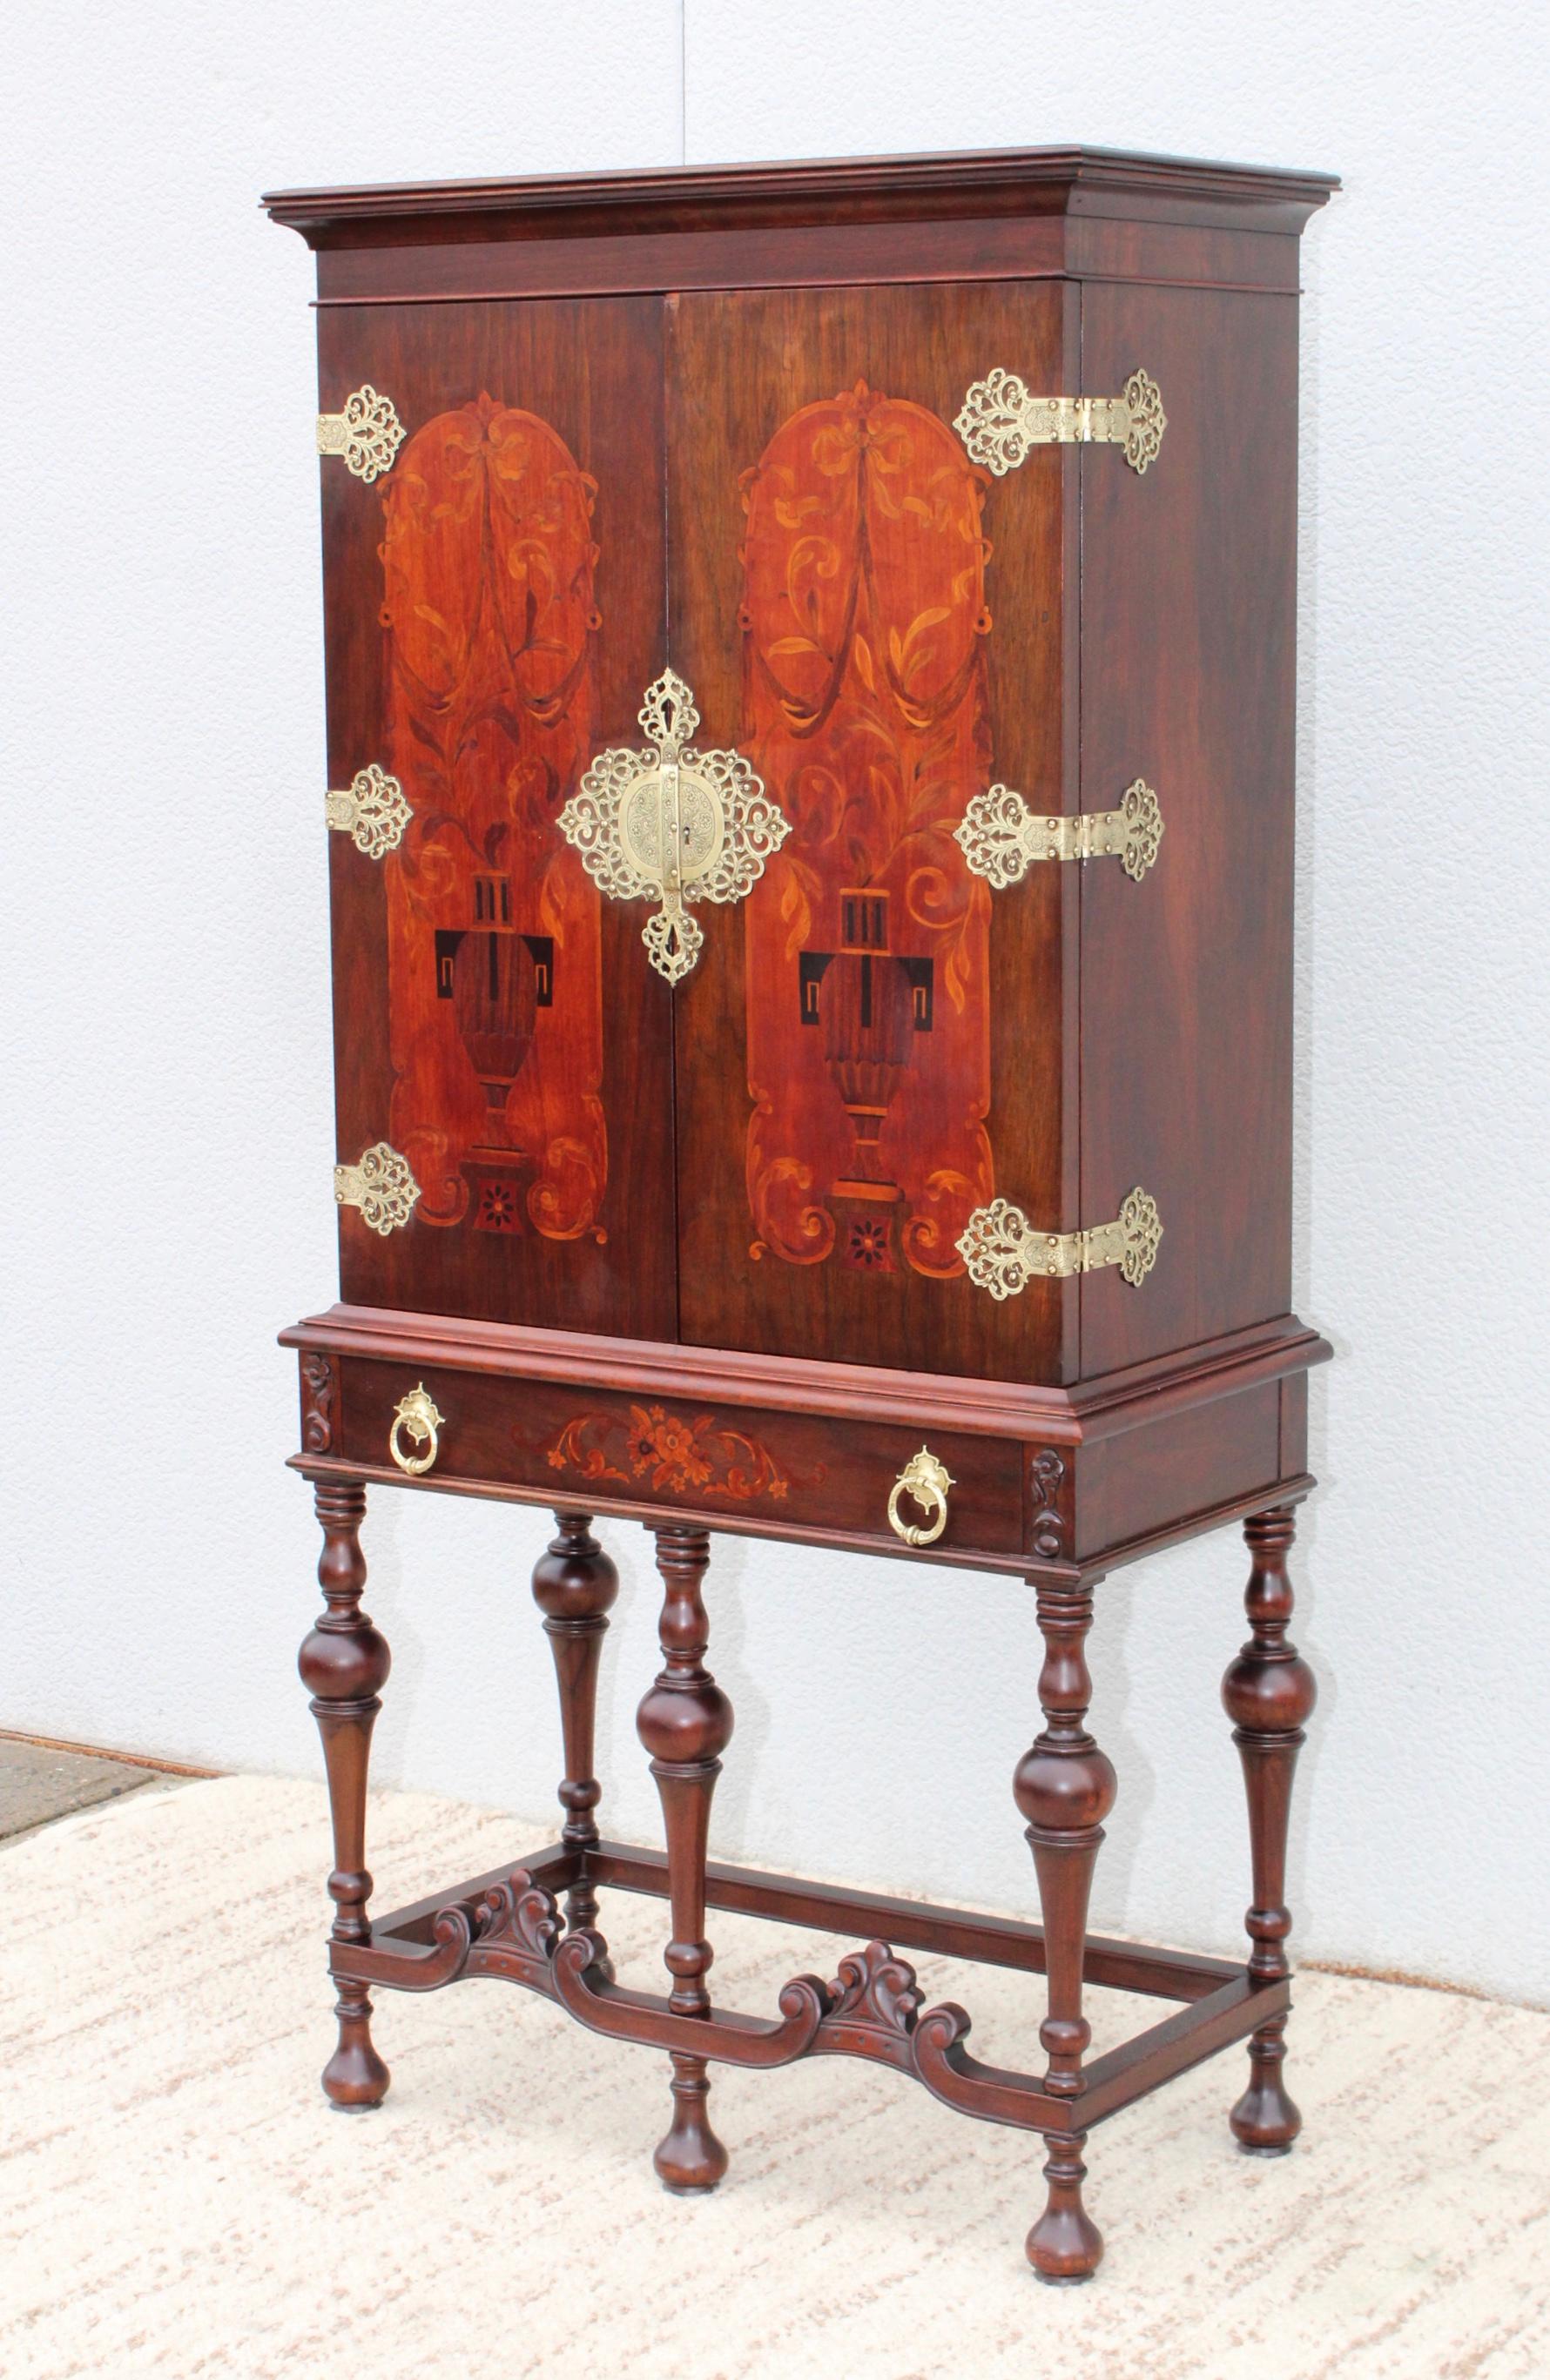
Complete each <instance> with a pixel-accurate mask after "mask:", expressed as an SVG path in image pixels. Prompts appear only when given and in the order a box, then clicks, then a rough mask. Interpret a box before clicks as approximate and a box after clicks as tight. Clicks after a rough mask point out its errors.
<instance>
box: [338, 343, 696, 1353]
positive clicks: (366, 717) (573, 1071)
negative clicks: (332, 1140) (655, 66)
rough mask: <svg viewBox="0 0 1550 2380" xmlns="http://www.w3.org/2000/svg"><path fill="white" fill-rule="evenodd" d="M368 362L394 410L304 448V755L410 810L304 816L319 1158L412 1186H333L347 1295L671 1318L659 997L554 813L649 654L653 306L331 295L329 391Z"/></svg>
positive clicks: (657, 611)
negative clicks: (394, 1175) (374, 1159)
mask: <svg viewBox="0 0 1550 2380" xmlns="http://www.w3.org/2000/svg"><path fill="white" fill-rule="evenodd" d="M362 383H371V384H372V386H373V387H375V388H376V389H377V390H379V391H381V392H383V393H384V394H385V395H388V396H389V397H390V398H391V400H392V402H393V405H394V407H395V408H396V410H397V415H398V417H399V419H400V421H401V422H402V424H403V427H404V430H405V433H406V435H405V440H404V443H403V444H402V446H401V447H400V449H399V451H398V454H397V457H396V458H395V460H394V462H393V465H392V468H391V469H390V470H388V471H387V472H385V473H384V475H383V476H382V477H380V478H379V479H378V480H376V481H375V482H374V483H372V484H366V483H363V482H362V481H361V480H360V479H358V478H355V477H353V476H352V475H351V474H350V473H349V472H348V470H347V469H346V468H345V467H344V465H343V464H342V463H341V462H339V461H336V460H334V459H325V460H324V462H323V467H322V470H323V564H324V611H325V624H326V637H327V661H328V722H329V735H328V743H329V775H328V783H329V785H330V787H331V788H336V789H345V788H348V787H350V786H351V784H352V782H353V781H354V780H355V778H356V776H357V773H358V772H359V771H361V770H362V769H363V768H365V767H367V766H369V765H372V764H375V765H376V766H378V767H380V768H382V769H383V770H384V771H387V772H389V773H390V774H391V775H392V776H393V777H394V778H395V779H396V780H397V782H398V783H399V784H400V786H401V787H402V791H403V795H404V798H405V800H406V801H407V803H408V805H409V812H410V813H411V815H410V816H409V819H408V822H407V824H405V826H404V829H403V832H402V836H401V839H400V840H399V841H398V842H397V844H395V845H394V846H393V847H391V848H389V849H388V850H386V851H385V852H374V853H369V852H363V851H361V850H360V848H358V847H357V844H356V841H355V840H354V838H353V837H352V835H351V833H349V832H334V833H331V834H330V836H329V844H330V855H329V857H330V873H331V886H332V914H333V929H334V960H335V1077H336V1104H337V1121H338V1155H339V1158H340V1160H341V1161H343V1162H344V1163H346V1164H354V1163H355V1162H357V1160H359V1159H360V1156H361V1154H362V1152H363V1151H364V1150H366V1149H368V1148H370V1147H373V1146H374V1145H375V1144H376V1143H378V1142H381V1141H386V1142H387V1143H388V1144H389V1145H390V1146H391V1147H393V1148H395V1149H397V1151H399V1153H400V1154H401V1155H402V1156H403V1157H404V1158H405V1159H406V1160H407V1162H408V1164H409V1168H410V1171H411V1172H412V1174H413V1177H414V1181H415V1183H416V1184H417V1185H418V1189H419V1194H420V1195H419V1197H418V1200H417V1202H416V1205H415V1208H414V1211H413V1213H412V1216H411V1218H410V1220H409V1222H408V1223H407V1224H405V1225H403V1226H401V1227H400V1228H398V1229H396V1230H393V1231H390V1232H388V1233H380V1232H378V1231H375V1230H373V1229H372V1228H370V1227H369V1225H368V1223H367V1222H366V1220H365V1219H364V1217H363V1216H362V1214H361V1213H360V1211H359V1210H358V1209H357V1208H354V1207H346V1208H343V1209H342V1210H341V1214H340V1275H341V1281H342V1287H343V1293H344V1295H345V1296H346V1298H348V1299H349V1300H351V1301H358V1302H360V1303H362V1304H371V1305H387V1306H401V1307H407V1308H409V1309H411V1310H419V1311H421V1312H425V1311H429V1312H438V1313H445V1314H456V1315H466V1316H470V1317H477V1318H484V1319H488V1320H492V1321H510V1322H518V1321H523V1322H531V1323H537V1324H555V1323H564V1324H566V1325H567V1326H568V1327H570V1328H573V1329H575V1328H580V1329H582V1330H586V1329H595V1330H605V1331H610V1332H618V1333H622V1334H626V1335H631V1336H641V1337H671V1336H673V1335H674V1332H675V1329H676V1311H677V1306H676V1296H677V1293H676V1279H675V1265H676V1257H675V1250H674V1245H673V1230H672V1210H673V1187H672V1136H671V1019H670V1002H669V998H668V995H667V992H666V990H665V986H664V985H662V984H661V983H660V982H659V981H658V979H657V978H656V977H653V976H652V975H651V973H650V971H649V970H648V969H646V968H644V967H643V966H642V965H640V964H639V963H638V962H639V959H640V957H641V953H640V945H639V941H638V931H639V925H638V920H633V919H632V917H631V916H630V914H629V913H628V912H627V911H625V910H622V909H621V908H620V907H619V906H618V905H616V904H613V903H610V902H607V901H605V900H604V898H603V896H602V894H601V893H600V892H598V890H597V888H596V887H595V886H594V885H593V884H592V881H591V880H590V879H589V877H588V876H587V874H586V871H585V869H584V868H582V866H581V863H580V858H579V856H578V855H577V854H576V853H575V852H574V851H572V850H571V849H570V847H569V845H568V844H567V843H566V841H565V839H564V837H563V836H562V835H561V833H560V832H559V828H558V824H557V819H558V813H559V811H560V809H561V807H563V805H564V803H565V801H566V800H567V798H568V796H569V795H570V794H571V793H573V792H574V790H575V786H576V783H578V781H579V779H580V776H581V774H582V772H583V771H585V769H586V767H587V765H588V763H589V761H590V760H591V759H592V757H593V755H594V754H595V752H596V751H597V750H599V749H600V748H602V747H604V746H605V745H606V744H608V743H610V742H625V741H630V742H633V741H634V740H636V735H637V734H638V731H637V730H636V725H635V711H636V710H637V708H638V707H639V703H640V698H641V687H642V686H643V685H644V683H645V682H646V679H647V677H649V675H650V674H652V673H653V670H654V668H655V667H656V666H657V665H658V663H657V656H658V654H659V652H660V650H661V644H662V633H663V604H664V571H663V520H662V416H661V308H660V304H659V303H658V302H657V301H655V300H652V299H646V298H639V299H629V300H622V301H621V300H614V301H606V300H597V301H593V302H591V303H588V304H553V303H520V302H513V303H509V304H494V305H442V306H434V307H432V306H418V307H417V306H406V307H372V308H370V309H366V308H362V309H359V310H355V309H346V308H340V309H336V310H329V311H326V312H325V313H324V314H323V317H322V319H321V322H320V403H321V405H322V407H323V409H324V410H325V411H332V410H336V409H338V408H339V407H342V406H343V404H344V402H345V400H346V398H347V397H348V395H349V393H350V391H351V390H352V389H355V388H358V387H359V386H360V385H361V384H362ZM322 1171H323V1169H322V1167H321V1166H320V1172H322Z"/></svg>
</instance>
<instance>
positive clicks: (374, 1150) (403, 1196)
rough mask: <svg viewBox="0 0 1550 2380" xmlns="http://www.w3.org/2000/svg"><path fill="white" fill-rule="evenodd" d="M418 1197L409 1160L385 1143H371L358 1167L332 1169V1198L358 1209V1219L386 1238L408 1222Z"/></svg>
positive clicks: (345, 1205)
mask: <svg viewBox="0 0 1550 2380" xmlns="http://www.w3.org/2000/svg"><path fill="white" fill-rule="evenodd" d="M419 1196H420V1184H419V1183H418V1182H417V1181H416V1180H415V1178H414V1176H413V1174H412V1173H411V1172H409V1162H408V1160H407V1159H405V1158H402V1157H400V1156H399V1154H398V1152H397V1149H396V1148H395V1147H392V1146H391V1144H390V1143H389V1142H387V1141H385V1140H379V1141H375V1142H373V1144H372V1147H370V1148H368V1149H367V1150H365V1151H364V1153H363V1154H362V1157H361V1160H360V1164H359V1165H336V1167H335V1168H334V1197H335V1202H336V1205H338V1206H340V1207H359V1208H360V1219H361V1220H362V1222H364V1223H365V1224H367V1225H368V1226H369V1228H370V1229H371V1230H372V1231H373V1232H377V1233H381V1235H382V1237H383V1238H384V1239H385V1238H386V1237H387V1234H388V1233H389V1232H396V1231H397V1229H398V1228H399V1226H400V1224H403V1223H407V1222H408V1221H409V1217H410V1216H411V1215H412V1214H413V1212H414V1209H415V1206H416V1203H417V1201H418V1199H419Z"/></svg>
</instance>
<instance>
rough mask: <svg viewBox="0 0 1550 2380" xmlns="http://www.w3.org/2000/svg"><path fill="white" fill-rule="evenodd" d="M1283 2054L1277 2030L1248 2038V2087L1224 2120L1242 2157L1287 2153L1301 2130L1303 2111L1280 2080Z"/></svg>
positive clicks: (1285, 2052)
mask: <svg viewBox="0 0 1550 2380" xmlns="http://www.w3.org/2000/svg"><path fill="white" fill-rule="evenodd" d="M1286 2054H1287V2046H1286V2043H1285V2042H1284V2041H1283V2040H1282V2038H1281V2035H1280V2034H1279V2032H1275V2033H1265V2034H1254V2035H1253V2037H1252V2039H1251V2041H1250V2044H1249V2061H1250V2062H1249V2087H1248V2089H1247V2090H1246V2091H1245V2092H1244V2094H1243V2096H1242V2098H1241V2099H1239V2102H1238V2105H1237V2107H1234V2109H1233V2111H1232V2114H1231V2115H1230V2116H1229V2117H1228V2119H1227V2121H1228V2122H1229V2123H1230V2124H1231V2126H1232V2130H1233V2137H1234V2139H1235V2140H1236V2141H1237V2143H1238V2145H1239V2148H1240V2149H1241V2150H1242V2151H1243V2154H1244V2155H1245V2156H1287V2155H1289V2154H1290V2150H1291V2144H1292V2143H1293V2141H1295V2140H1296V2138H1297V2136H1298V2134H1299V2132H1300V2131H1301V2130H1302V2111H1301V2109H1300V2107H1298V2105H1297V2102H1296V2101H1295V2099H1292V2098H1289V2097H1288V2095H1287V2092H1286V2089H1285V2087H1284V2085H1283V2083H1282V2081H1281V2061H1282V2059H1283V2058H1285V2056H1286Z"/></svg>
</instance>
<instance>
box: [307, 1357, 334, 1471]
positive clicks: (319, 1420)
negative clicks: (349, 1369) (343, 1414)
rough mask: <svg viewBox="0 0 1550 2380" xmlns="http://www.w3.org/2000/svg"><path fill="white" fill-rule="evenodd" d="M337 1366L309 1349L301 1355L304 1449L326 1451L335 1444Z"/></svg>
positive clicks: (321, 1452)
mask: <svg viewBox="0 0 1550 2380" xmlns="http://www.w3.org/2000/svg"><path fill="white" fill-rule="evenodd" d="M334 1391H335V1379H334V1366H333V1363H332V1362H331V1360H330V1359H329V1357H328V1356H326V1355H320V1354H317V1353H316V1352H315V1351H312V1350H309V1351H308V1352H307V1353H306V1354H303V1356H302V1358H301V1449H302V1452H303V1453H304V1454H326V1453H327V1452H328V1450H329V1448H330V1447H331V1446H332V1445H333V1443H334Z"/></svg>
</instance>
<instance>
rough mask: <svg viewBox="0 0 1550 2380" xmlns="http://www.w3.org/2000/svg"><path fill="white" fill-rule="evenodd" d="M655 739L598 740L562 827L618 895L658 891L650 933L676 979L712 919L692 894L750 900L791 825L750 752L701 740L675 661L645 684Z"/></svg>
mask: <svg viewBox="0 0 1550 2380" xmlns="http://www.w3.org/2000/svg"><path fill="white" fill-rule="evenodd" d="M699 724H700V713H699V712H698V710H696V709H695V707H694V697H693V696H692V694H690V690H689V688H688V686H686V685H685V684H684V682H683V680H682V678H681V677H679V676H678V675H677V672H676V671H674V670H664V671H663V674H662V675H661V676H660V677H659V678H658V679H657V681H656V683H655V685H654V686H649V687H648V688H647V690H646V699H645V701H644V703H643V704H642V705H641V726H642V727H643V728H644V729H645V731H646V735H647V737H648V738H649V744H650V748H649V749H647V750H646V751H643V752H642V751H639V750H627V749H624V748H618V747H616V749H614V750H613V751H609V752H600V753H599V754H598V757H597V759H595V760H594V761H593V762H592V767H591V768H590V769H589V770H588V771H587V773H586V775H585V776H584V777H583V778H582V780H581V782H580V785H579V786H578V787H577V789H576V791H575V793H574V794H573V795H571V797H570V799H569V801H568V802H567V804H566V806H565V807H564V809H563V810H561V812H560V820H559V823H560V832H561V833H562V834H563V835H565V836H566V838H567V840H568V842H570V843H572V844H574V845H575V847H576V849H577V850H578V851H579V852H580V855H581V861H582V865H583V866H584V867H585V868H586V870H587V873H588V875H589V876H591V877H592V878H593V879H594V880H595V881H596V882H597V883H598V884H599V885H600V886H601V887H602V889H603V891H604V892H605V893H606V894H607V895H608V897H609V898H610V900H614V901H640V900H648V899H651V900H659V901H660V902H661V904H662V906H661V908H660V909H659V910H658V911H657V912H656V914H655V916H654V917H651V918H649V919H648V920H647V922H646V925H645V927H644V928H643V929H642V931H641V941H643V942H644V943H645V945H646V950H647V952H648V953H649V955H650V958H651V963H652V965H653V967H655V969H656V971H657V973H658V974H659V975H664V976H665V977H666V978H667V980H668V982H669V983H677V982H678V981H679V979H680V978H681V977H684V976H686V975H688V973H689V971H690V968H691V967H692V966H693V965H694V962H695V960H696V959H697V958H698V957H699V955H700V953H701V950H702V947H703V944H704V940H705V936H704V930H703V929H702V927H701V925H700V924H699V922H698V920H697V919H695V918H694V917H690V913H689V911H688V909H687V908H686V907H685V906H684V904H685V902H686V901H702V900H703V901H740V900H741V899H742V897H743V895H744V894H745V893H746V892H748V891H749V890H750V889H751V886H752V885H753V884H754V883H755V882H756V881H757V880H758V879H759V878H760V877H761V876H762V875H763V872H764V862H765V860H766V859H767V858H768V857H769V855H770V854H771V852H772V851H778V850H779V848H780V846H781V844H783V843H784V842H785V840H786V837H787V833H788V832H789V831H790V830H789V825H788V822H787V820H786V819H784V818H783V817H782V816H781V814H780V811H779V810H778V808H777V807H775V803H774V802H772V801H771V800H770V798H769V796H768V795H767V794H766V793H765V791H764V787H763V782H762V780H761V779H760V778H759V777H757V776H756V775H755V773H754V771H752V769H751V768H750V766H749V764H748V762H747V761H746V760H745V759H743V756H742V754H741V753H740V752H691V751H690V750H689V748H688V746H689V742H690V737H691V736H692V735H693V734H694V731H695V729H696V728H697V727H698V726H699Z"/></svg>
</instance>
